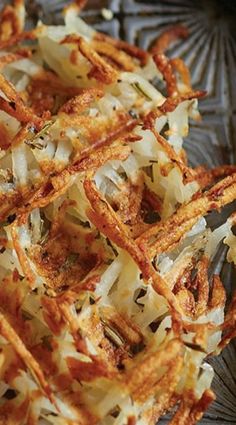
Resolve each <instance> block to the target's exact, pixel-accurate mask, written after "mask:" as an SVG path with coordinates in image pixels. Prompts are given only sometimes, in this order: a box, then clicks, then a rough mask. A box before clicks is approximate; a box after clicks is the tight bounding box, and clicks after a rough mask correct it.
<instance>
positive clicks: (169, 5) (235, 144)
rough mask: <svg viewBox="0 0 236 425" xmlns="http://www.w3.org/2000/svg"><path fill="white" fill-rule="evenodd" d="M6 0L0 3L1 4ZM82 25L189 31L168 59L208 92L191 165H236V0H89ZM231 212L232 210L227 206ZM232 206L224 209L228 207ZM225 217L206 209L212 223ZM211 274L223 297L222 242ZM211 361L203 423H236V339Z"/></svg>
mask: <svg viewBox="0 0 236 425" xmlns="http://www.w3.org/2000/svg"><path fill="white" fill-rule="evenodd" d="M1 3H2V4H3V3H8V2H7V1H1V0H0V4H1ZM26 3H27V10H28V21H27V25H28V26H29V27H30V26H32V24H35V23H36V22H37V20H38V19H43V21H44V22H45V23H48V24H49V23H54V24H55V23H56V24H58V23H60V22H61V20H62V17H61V9H62V7H63V6H64V5H65V4H66V3H68V2H66V1H60V0H50V1H48V0H47V1H45V0H28V1H26ZM102 8H107V9H110V10H112V12H113V18H112V19H111V20H110V21H106V20H104V18H103V16H102V13H101V9H102ZM82 15H83V17H84V18H85V20H86V21H87V22H89V23H90V24H92V25H94V26H95V27H96V28H97V29H99V30H100V31H104V32H106V33H109V34H111V35H112V36H115V37H119V38H123V39H126V40H127V41H129V42H130V43H134V44H137V45H139V46H140V47H143V48H145V49H147V48H148V46H149V45H150V43H151V42H152V41H153V40H154V39H155V38H156V37H157V36H158V34H160V33H161V31H163V29H164V28H165V27H167V26H170V25H174V24H177V23H182V24H184V25H185V26H186V27H187V28H188V29H189V37H188V39H187V40H185V41H181V42H176V43H174V45H172V46H171V49H169V51H168V56H180V57H182V58H183V59H184V60H185V62H186V64H187V65H188V66H189V68H190V71H191V76H192V83H193V87H195V88H198V89H204V90H207V92H208V96H207V98H206V99H204V100H202V101H200V111H201V113H202V117H203V120H202V122H201V123H192V126H191V131H190V135H189V137H188V139H187V140H186V142H185V147H186V149H187V151H188V155H189V158H190V163H191V164H192V165H194V166H195V165H197V164H205V165H208V166H209V167H214V166H217V165H220V164H225V163H235V157H236V78H235V75H236V32H235V30H234V28H233V26H235V24H236V2H234V1H233V0H228V1H216V0H215V1H214V0H211V1H210V0H209V1H207V0H205V1H204V0H194V1H191V0H189V1H188V0H172V1H170V0H165V1H158V0H156V1H140V0H101V1H98V0H90V1H88V6H87V7H86V9H85V11H84V12H83V13H82ZM231 210H232V208H231ZM228 211H229V209H228ZM219 220H222V215H221V216H219V215H217V214H211V215H210V217H209V221H210V224H211V225H213V226H216V225H218V224H219ZM212 272H217V273H221V277H222V279H223V282H224V284H225V286H226V290H227V293H228V296H229V297H230V294H232V291H233V286H234V285H236V278H235V271H234V270H233V269H232V267H231V266H230V265H229V264H228V263H226V262H225V249H224V247H223V246H222V247H221V248H220V249H219V251H218V254H217V256H216V259H215V262H214V270H212ZM209 362H210V363H211V364H212V365H213V367H214V370H215V378H214V381H213V390H214V391H215V393H216V396H217V399H216V401H215V402H214V403H213V404H212V406H211V407H210V409H209V410H208V412H207V413H206V414H205V416H204V418H203V420H202V421H201V422H200V424H202V425H215V424H218V425H236V343H235V342H232V343H231V344H230V345H229V346H228V347H227V348H226V349H225V350H224V352H223V353H222V355H221V356H220V357H218V358H212V359H210V360H209ZM167 422H168V419H167V418H164V419H163V420H162V422H161V423H163V424H165V423H167Z"/></svg>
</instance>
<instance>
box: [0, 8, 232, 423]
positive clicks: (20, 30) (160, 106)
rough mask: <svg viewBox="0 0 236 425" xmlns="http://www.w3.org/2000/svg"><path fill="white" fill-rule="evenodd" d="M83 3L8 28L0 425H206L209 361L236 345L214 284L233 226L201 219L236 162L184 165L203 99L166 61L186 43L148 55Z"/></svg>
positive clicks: (18, 15)
mask: <svg viewBox="0 0 236 425" xmlns="http://www.w3.org/2000/svg"><path fill="white" fill-rule="evenodd" d="M85 4H86V1H76V2H74V3H72V4H70V5H69V6H67V7H66V8H65V10H64V20H65V23H64V25H61V26H47V25H44V24H43V23H42V22H39V23H38V26H37V27H36V28H35V29H34V30H32V31H25V30H24V20H25V13H26V12H25V7H24V2H23V1H22V0H15V1H14V2H13V5H11V6H10V5H8V6H6V7H5V8H4V9H3V11H2V12H1V15H0V49H1V52H0V68H1V76H0V199H1V205H0V220H1V221H0V223H1V229H0V245H1V246H0V274H1V276H0V278H1V280H0V282H1V283H0V302H1V312H0V397H1V403H0V423H3V424H6V425H7V424H19V425H29V424H31V425H37V424H39V425H40V424H41V425H50V424H54V425H75V424H80V425H93V424H94V425H95V424H101V425H135V424H136V425H146V424H147V425H149V424H153V425H154V424H156V423H158V421H159V419H160V418H161V417H162V415H164V414H165V413H166V412H170V413H172V419H170V422H169V423H170V424H172V425H189V424H195V423H196V422H198V421H199V420H200V419H201V417H202V415H203V414H204V412H205V411H206V409H207V408H208V406H209V405H210V403H211V402H212V401H213V400H214V399H215V394H214V393H213V391H212V390H211V382H212V379H213V376H214V371H213V368H212V367H211V366H210V365H209V364H208V363H206V358H207V357H208V356H209V355H216V354H219V353H220V352H221V350H222V349H223V348H224V347H225V346H226V345H227V344H228V343H229V342H230V340H231V339H232V338H234V337H235V336H236V297H235V295H234V296H233V299H232V302H231V304H230V305H229V307H228V310H227V311H226V313H225V303H226V293H225V289H224V286H223V283H222V282H221V279H220V276H219V275H213V277H211V278H210V277H209V273H208V271H209V269H210V266H211V262H212V261H213V259H214V256H215V254H216V253H217V250H218V247H219V244H221V243H222V242H223V243H224V244H225V246H227V247H228V252H227V260H228V261H229V262H233V263H234V264H236V237H235V235H234V233H233V230H232V228H233V226H234V224H235V220H236V217H235V214H232V215H231V216H230V217H228V219H227V221H226V222H225V223H224V224H222V225H221V226H219V227H218V228H216V229H214V230H212V229H210V228H209V226H208V225H207V221H206V220H205V218H204V217H205V216H206V215H207V214H208V212H210V211H211V210H219V209H221V208H223V207H224V206H225V205H226V204H229V203H231V202H233V201H234V200H235V198H236V167H235V166H233V165H225V166H221V167H217V168H216V169H213V170H207V169H205V168H204V167H202V166H200V165H199V167H197V168H191V167H190V166H189V165H188V161H187V156H186V153H185V150H184V138H185V137H186V136H187V135H188V132H189V119H190V118H192V119H195V120H199V119H200V118H201V117H200V114H199V112H198V109H197V107H198V99H201V97H202V96H204V95H205V94H206V93H205V92H203V91H194V90H193V89H192V87H191V81H190V74H189V70H188V68H187V67H186V65H185V64H184V62H183V61H182V60H181V58H173V59H171V60H170V59H169V58H168V57H167V56H166V55H165V50H166V49H167V47H168V45H169V43H171V42H172V41H173V40H174V39H175V38H176V37H181V38H185V37H187V35H188V34H187V30H186V29H185V28H184V27H182V26H176V27H173V28H170V29H168V30H167V31H166V32H165V33H163V34H162V35H161V36H160V37H159V38H158V39H157V40H156V41H155V42H154V44H153V46H152V47H151V48H150V51H149V52H145V51H143V50H142V49H139V48H138V47H136V46H131V45H129V44H128V43H126V42H124V41H120V40H115V39H113V38H111V37H108V36H106V35H105V34H101V33H98V32H96V31H95V30H94V29H93V28H91V27H90V26H88V25H87V24H86V23H85V22H84V21H83V20H82V19H81V18H80V17H79V16H78V15H79V12H80V10H81V9H82V8H83V7H84V6H85ZM26 40H31V43H30V44H29V43H25V41H26ZM157 79H159V80H163V82H164V83H165V85H166V90H165V93H161V92H159V91H158V90H157V88H156V87H155V85H154V83H153V82H154V81H155V80H157ZM166 94H167V95H166ZM173 409H174V410H173ZM173 412H174V413H173Z"/></svg>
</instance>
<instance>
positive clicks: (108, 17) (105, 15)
mask: <svg viewBox="0 0 236 425" xmlns="http://www.w3.org/2000/svg"><path fill="white" fill-rule="evenodd" d="M101 14H102V16H103V18H104V19H106V21H111V20H112V19H113V16H114V15H113V12H112V10H111V9H106V8H105V7H104V8H103V9H102V10H101Z"/></svg>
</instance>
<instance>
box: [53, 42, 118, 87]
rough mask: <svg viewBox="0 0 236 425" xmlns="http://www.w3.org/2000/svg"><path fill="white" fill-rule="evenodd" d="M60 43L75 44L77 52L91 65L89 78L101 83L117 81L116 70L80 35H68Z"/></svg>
mask: <svg viewBox="0 0 236 425" xmlns="http://www.w3.org/2000/svg"><path fill="white" fill-rule="evenodd" d="M61 44H75V45H76V46H77V48H78V50H79V52H80V53H81V54H82V55H83V56H84V57H85V58H86V59H87V60H88V61H89V62H90V64H91V65H92V68H91V70H90V71H89V73H88V77H89V78H95V79H96V80H97V81H99V82H101V83H103V84H112V83H114V82H116V81H117V78H118V72H117V71H116V70H115V69H114V68H113V67H112V66H111V65H109V64H108V63H107V62H106V61H105V60H104V59H102V57H101V56H99V55H98V54H97V53H96V51H95V50H94V49H92V47H91V46H90V45H89V43H87V42H86V41H85V40H84V39H83V38H82V37H79V36H76V35H68V36H66V37H65V38H64V40H62V41H61Z"/></svg>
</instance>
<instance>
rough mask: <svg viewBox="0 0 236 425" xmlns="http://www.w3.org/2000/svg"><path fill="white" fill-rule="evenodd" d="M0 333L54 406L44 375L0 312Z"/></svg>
mask: <svg viewBox="0 0 236 425" xmlns="http://www.w3.org/2000/svg"><path fill="white" fill-rule="evenodd" d="M0 333H1V335H2V336H3V337H4V338H5V339H6V340H7V341H8V342H9V343H10V344H11V345H12V347H13V348H14V350H15V351H16V353H17V354H18V355H19V357H20V358H21V360H22V361H23V362H24V363H25V365H26V366H27V367H28V368H29V369H30V371H31V372H32V374H33V376H34V377H35V379H36V381H37V382H38V383H39V385H40V387H41V389H42V391H43V392H44V394H45V396H46V397H48V398H49V400H50V401H51V402H52V403H53V404H55V400H54V396H53V394H52V390H51V389H50V387H49V385H48V383H47V381H46V379H45V377H44V374H43V372H42V370H41V368H40V365H39V364H38V362H37V361H36V360H35V359H34V357H33V356H32V354H31V353H30V352H29V351H28V350H27V348H26V347H25V345H24V344H23V342H22V340H21V339H20V338H19V336H18V335H17V333H16V332H15V331H14V329H13V328H12V327H11V326H10V325H9V323H8V321H7V320H6V318H5V317H4V315H3V314H2V313H1V312H0Z"/></svg>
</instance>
